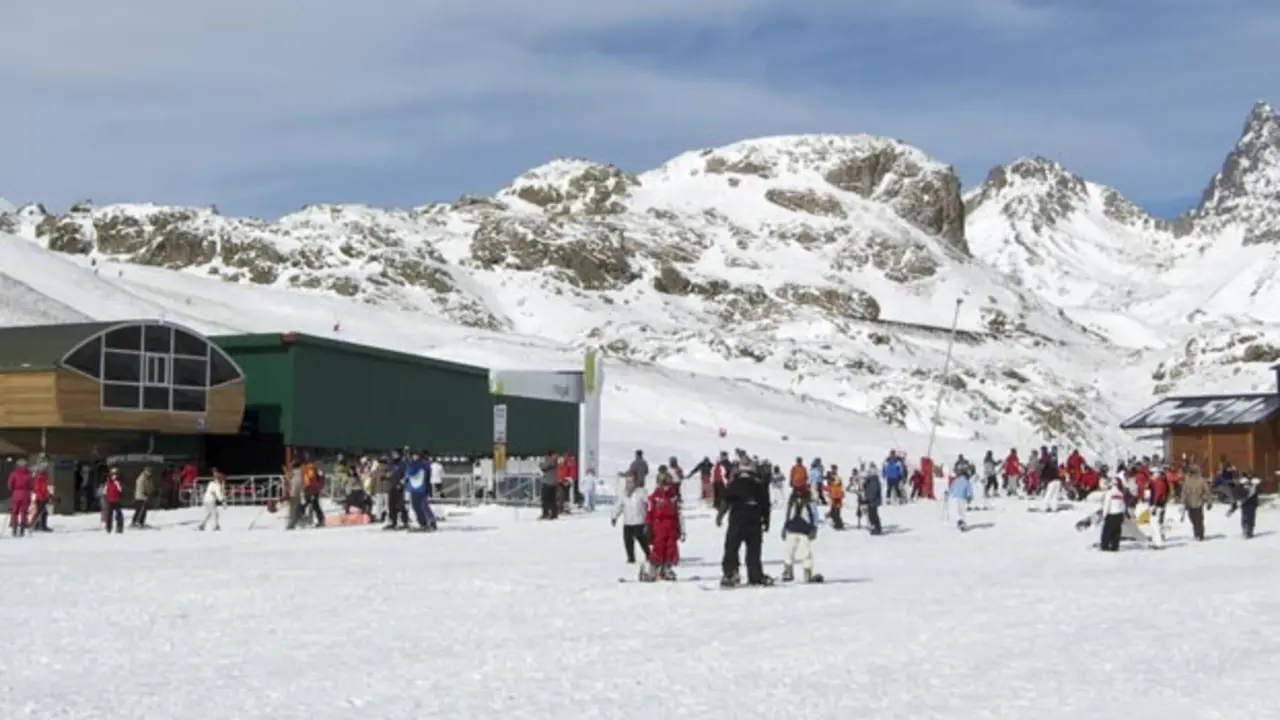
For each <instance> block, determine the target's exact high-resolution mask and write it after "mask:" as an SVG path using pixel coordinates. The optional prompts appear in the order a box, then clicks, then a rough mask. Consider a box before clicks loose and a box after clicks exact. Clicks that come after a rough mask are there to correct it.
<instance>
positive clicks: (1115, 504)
mask: <svg viewBox="0 0 1280 720" xmlns="http://www.w3.org/2000/svg"><path fill="white" fill-rule="evenodd" d="M1128 510H1129V507H1128V503H1127V502H1125V496H1124V490H1122V489H1121V488H1120V481H1119V480H1118V479H1115V478H1113V479H1112V480H1111V481H1110V482H1108V483H1107V489H1106V490H1105V491H1104V492H1103V493H1102V510H1101V511H1100V513H1099V514H1100V515H1101V516H1102V537H1101V538H1100V539H1099V541H1098V549H1099V550H1101V551H1103V552H1116V551H1118V550H1119V549H1120V537H1121V535H1122V534H1123V531H1124V518H1125V513H1126V512H1128Z"/></svg>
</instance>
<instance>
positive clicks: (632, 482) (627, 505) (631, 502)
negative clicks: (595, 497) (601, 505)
mask: <svg viewBox="0 0 1280 720" xmlns="http://www.w3.org/2000/svg"><path fill="white" fill-rule="evenodd" d="M648 508H649V498H648V497H646V496H645V494H644V488H642V487H640V485H639V484H637V483H636V479H635V478H633V477H631V474H630V473H628V474H627V483H626V492H625V493H624V494H623V495H621V496H620V497H619V498H618V502H617V504H615V505H614V506H613V515H612V516H611V517H610V518H609V524H610V525H612V526H614V527H617V526H618V518H622V547H623V549H625V550H626V551H627V564H628V565H634V564H635V562H636V546H637V545H639V546H640V551H641V553H642V555H641V558H642V561H641V563H640V580H641V581H645V580H648V579H649V572H648V567H647V563H646V562H645V560H647V559H648V557H649V538H648V536H647V535H646V534H645V515H646V514H647V513H648Z"/></svg>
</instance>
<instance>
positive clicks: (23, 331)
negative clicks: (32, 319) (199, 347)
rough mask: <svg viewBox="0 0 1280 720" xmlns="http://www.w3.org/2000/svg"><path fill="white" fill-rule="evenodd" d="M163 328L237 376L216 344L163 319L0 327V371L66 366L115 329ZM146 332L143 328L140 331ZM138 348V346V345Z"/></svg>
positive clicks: (237, 368)
mask: <svg viewBox="0 0 1280 720" xmlns="http://www.w3.org/2000/svg"><path fill="white" fill-rule="evenodd" d="M132 327H137V328H142V329H144V328H146V327H165V328H170V329H172V330H176V331H178V332H181V333H185V334H187V335H190V336H191V337H193V338H196V339H198V340H200V341H202V342H203V343H204V344H205V345H207V346H208V348H209V352H210V353H216V354H217V355H218V356H219V361H225V362H226V363H228V364H229V365H230V366H231V367H232V368H234V369H235V372H236V373H237V374H238V375H239V377H241V378H243V377H244V370H243V369H242V368H241V367H240V366H239V364H238V363H236V362H235V360H233V359H232V358H231V356H229V355H227V354H226V352H224V351H223V350H222V349H221V348H220V347H218V345H217V343H214V342H213V341H212V340H210V339H209V338H208V337H206V336H204V335H203V334H201V333H199V332H197V331H195V330H192V329H191V328H189V327H185V326H183V325H179V324H177V323H172V322H168V321H165V320H127V321H118V322H92V323H64V324H55V325H29V326H21V327H4V328H0V372H30V371H40V370H46V371H47V370H56V369H58V368H61V367H65V364H66V362H67V359H68V358H69V357H71V356H72V355H73V354H74V353H75V352H76V351H77V350H80V349H81V348H83V347H85V346H86V345H89V344H90V343H94V342H98V341H103V340H105V338H106V336H107V335H108V334H110V333H111V332H113V331H115V330H120V329H123V328H132ZM143 332H144V333H145V329H144V330H143ZM139 350H141V347H140V348H139Z"/></svg>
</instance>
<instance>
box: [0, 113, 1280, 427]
mask: <svg viewBox="0 0 1280 720" xmlns="http://www.w3.org/2000/svg"><path fill="white" fill-rule="evenodd" d="M1278 128H1280V121H1278V120H1277V117H1276V114H1275V113H1274V111H1272V110H1271V109H1270V108H1269V107H1267V106H1265V105H1259V106H1258V107H1255V108H1254V109H1253V111H1252V113H1251V114H1250V117H1249V120H1248V122H1247V123H1246V126H1245V130H1244V133H1243V134H1242V137H1241V140H1240V142H1239V143H1238V144H1237V146H1236V148H1235V149H1234V150H1233V151H1232V153H1231V155H1230V156H1229V157H1228V159H1227V162H1226V163H1225V164H1224V168H1223V171H1222V172H1221V173H1219V174H1218V175H1217V176H1216V177H1215V178H1214V180H1213V181H1212V183H1211V184H1210V186H1209V189H1208V190H1207V191H1206V192H1205V198H1204V200H1203V202H1202V203H1201V205H1200V207H1199V208H1197V210H1196V211H1195V212H1194V213H1193V214H1191V215H1189V216H1188V217H1187V218H1183V219H1182V220H1181V221H1179V222H1178V223H1177V224H1176V226H1175V224H1173V223H1169V222H1166V221H1163V220H1159V219H1157V218H1154V217H1152V216H1151V215H1149V214H1148V213H1146V212H1145V211H1143V210H1142V209H1140V208H1139V207H1137V206H1136V205H1134V204H1133V203H1131V202H1129V201H1128V200H1126V199H1125V198H1124V197H1123V196H1122V195H1121V194H1120V193H1119V192H1118V191H1116V190H1114V189H1112V188H1108V187H1105V186H1102V185H1098V184H1095V183H1092V182H1089V181H1087V180H1085V179H1083V178H1081V177H1079V176H1078V175H1075V174H1073V173H1071V172H1069V171H1068V170H1066V169H1065V168H1063V167H1062V166H1061V165H1059V164H1058V163H1056V162H1054V161H1052V160H1049V159H1046V158H1040V157H1030V158H1024V159H1021V160H1017V161H1015V162H1013V163H1010V164H1008V165H1004V166H1000V167H997V168H994V169H992V170H991V172H990V173H989V175H988V177H987V179H986V181H985V182H984V183H983V184H982V185H981V186H979V187H978V188H976V189H975V190H973V191H972V192H970V193H969V194H968V195H967V196H964V197H962V196H961V193H960V180H959V178H958V177H957V176H956V173H955V172H954V170H953V169H952V168H950V167H949V166H947V165H945V164H943V163H940V162H938V161H936V160H933V159H931V158H929V157H928V156H927V155H925V154H924V153H923V152H921V151H919V150H917V149H915V148H912V147H910V146H907V145H905V144H903V143H900V142H897V141H894V140H889V139H886V138H879V137H873V136H867V135H802V136H789V137H775V138H763V139H757V140H748V141H744V142H739V143H735V144H732V145H728V146H725V147H721V148H714V149H707V150H701V151H694V152H688V153H684V154H682V155H680V156H677V157H675V158H672V159H671V160H669V161H668V162H666V163H664V164H662V165H661V166H659V167H658V168H655V169H653V170H650V171H647V172H643V173H639V174H633V173H630V172H627V171H624V170H622V169H619V168H617V167H614V166H611V165H605V164H600V163H595V162H590V161H586V160H556V161H553V162H550V163H547V164H545V165H543V166H540V167H537V168H534V169H531V170H529V171H528V172H526V173H523V174H521V175H520V176H519V177H517V178H516V179H514V180H513V181H512V182H511V183H510V184H508V185H507V186H506V187H504V188H502V189H501V190H499V191H498V192H497V193H495V194H494V195H493V196H492V197H480V196H464V197H462V198H460V199H459V200H457V201H456V202H454V203H450V204H434V205H427V206H423V207H420V208H415V209H411V210H396V209H379V208H371V207H366V206H357V205H317V206H310V207H307V208H304V209H302V210H300V211H298V212H296V213H293V214H290V215H286V216H284V217H282V218H280V219H278V220H275V221H264V220H258V219H252V218H231V217H224V216H222V215H221V214H219V213H218V212H217V210H216V208H183V207H163V206H156V205H110V206H95V205H93V204H92V203H88V202H85V203H78V204H77V205H76V206H74V207H73V208H71V209H70V210H69V211H68V212H67V213H65V214H62V215H54V214H50V213H48V212H47V211H45V209H44V208H43V207H40V206H37V205H29V206H26V207H23V208H20V209H17V210H10V211H8V212H0V223H4V225H3V227H0V229H5V228H7V229H8V230H9V231H12V232H16V233H19V234H22V235H24V236H26V237H28V238H30V239H31V240H34V241H36V242H39V243H40V244H41V245H43V246H45V247H47V248H49V249H51V250H54V251H57V252H61V253H67V254H71V255H90V256H93V257H94V258H97V259H109V260H116V261H122V262H125V263H133V264H138V265H150V266H159V267H164V268H170V269H174V270H179V271H184V272H191V273H200V274H204V275H210V276H216V277H218V278H221V279H222V280H225V281H227V282H231V283H255V284H262V285H277V286H285V287H293V288H298V289H300V290H311V291H317V292H327V293H332V294H335V295H340V296H345V297H350V298H354V299H358V300H360V301H363V302H367V303H376V304H386V305H391V306H394V307H398V308H404V309H409V310H415V311H423V312H427V313H430V314H434V315H440V316H443V317H446V318H449V319H451V320H453V321H454V322H457V323H461V324H464V325H470V326H474V327H483V328H490V329H497V330H504V331H518V332H521V333H525V334H530V335H541V336H544V337H550V338H554V339H557V340H561V341H566V342H571V343H584V344H585V343H590V344H593V345H597V346H600V347H603V348H605V349H606V351H607V352H609V353H611V354H612V355H614V356H615V357H617V358H619V359H622V360H625V361H628V362H647V363H661V364H669V365H673V366H683V365H684V364H686V363H688V362H692V361H693V360H695V359H699V358H719V361H720V362H721V363H722V366H721V367H722V368H723V372H724V373H725V374H726V375H732V376H737V377H743V378H748V379H751V380H753V381H756V382H760V383H764V384H767V385H770V386H772V387H776V388H781V389H784V390H788V391H791V392H796V393H806V394H811V395H815V396H821V397H824V398H827V399H830V400H832V401H834V402H836V403H840V404H843V405H846V406H848V407H853V408H855V409H857V410H860V411H862V412H865V413H867V414H868V415H870V416H874V417H877V418H879V419H880V420H881V421H883V422H884V423H886V424H888V425H890V426H893V427H900V428H907V429H912V430H920V429H924V428H927V425H928V422H929V418H930V417H931V416H932V402H933V401H934V399H935V398H936V396H937V395H936V394H937V393H938V392H939V390H940V388H945V390H944V392H945V394H946V397H945V398H944V399H945V402H944V411H943V426H942V429H941V432H943V433H944V434H946V433H950V434H952V435H954V436H961V435H963V436H965V437H976V438H979V439H980V438H983V437H997V436H1001V437H1005V438H1008V437H1009V436H1010V435H1011V434H1012V435H1016V436H1018V437H1019V438H1023V439H1027V440H1030V439H1032V438H1033V437H1035V438H1037V439H1038V438H1040V436H1048V437H1047V438H1045V439H1049V438H1052V439H1056V440H1059V441H1061V442H1063V443H1082V444H1086V445H1090V446H1092V447H1095V448H1099V449H1101V448H1103V447H1114V446H1115V445H1116V444H1117V443H1119V442H1121V439H1120V438H1119V437H1118V436H1117V434H1116V433H1115V432H1114V431H1113V429H1112V428H1113V427H1114V425H1115V422H1116V420H1117V419H1118V418H1119V417H1120V416H1123V415H1125V414H1127V412H1128V411H1129V410H1133V409H1135V407H1134V406H1136V405H1138V404H1140V403H1142V402H1143V401H1145V400H1146V399H1147V398H1148V397H1149V393H1150V392H1151V391H1157V392H1162V391H1166V390H1170V389H1175V388H1177V387H1182V386H1185V385H1186V384H1188V383H1191V382H1193V381H1195V380H1196V379H1197V378H1203V377H1206V376H1213V377H1214V378H1215V380H1214V382H1218V381H1223V382H1226V381H1227V378H1228V376H1231V377H1236V376H1238V375H1239V374H1240V373H1241V372H1247V368H1248V367H1249V366H1250V364H1251V363H1262V362H1265V361H1266V358H1269V357H1272V355H1274V352H1272V350H1271V348H1274V347H1277V346H1280V339H1272V338H1269V336H1266V335H1265V333H1252V335H1254V336H1255V339H1254V340H1252V341H1250V342H1248V343H1244V342H1243V341H1240V342H1236V341H1232V342H1229V343H1213V342H1208V341H1207V340H1206V339H1205V338H1203V337H1201V334H1204V333H1212V332H1217V328H1218V325H1217V324H1218V323H1232V324H1233V326H1235V327H1237V328H1242V327H1245V326H1247V325H1248V324H1249V323H1256V322H1260V321H1264V320H1267V319H1273V320H1274V321H1277V322H1280V287H1273V285H1276V283H1275V282H1274V281H1272V280H1271V279H1270V278H1271V277H1274V276H1276V275H1277V273H1276V272H1274V271H1275V270H1280V267H1277V264H1278V263H1280V261H1277V259H1276V258H1275V257H1273V256H1272V253H1273V252H1274V250H1273V249H1267V248H1264V247H1260V246H1259V243H1266V242H1272V241H1273V240H1274V239H1276V238H1277V236H1276V235H1274V234H1273V233H1274V232H1275V231H1274V230H1272V229H1271V228H1272V227H1273V226H1275V227H1280V220H1277V217H1280V213H1277V209H1278V208H1280V180H1277V178H1280V170H1277V169H1278V168H1280V129H1278ZM1232 233H1235V235H1234V236H1232ZM1229 237H1235V238H1236V239H1235V240H1234V242H1235V245H1234V247H1235V248H1236V249H1235V250H1231V249H1230V247H1228V245H1229V243H1228V245H1224V244H1223V243H1224V242H1226V241H1225V240H1222V239H1223V238H1229ZM1242 245H1245V246H1249V247H1247V248H1245V249H1244V250H1243V252H1245V253H1246V254H1245V255H1239V256H1238V258H1237V256H1235V255H1230V259H1228V255H1229V253H1233V252H1237V251H1239V250H1240V248H1241V246H1242ZM1224 253H1226V254H1224ZM1248 253H1253V254H1248ZM1257 253H1263V254H1262V255H1258V254H1257ZM1206 260H1209V261H1211V263H1210V265H1209V266H1210V267H1212V268H1215V269H1214V270H1211V271H1203V270H1197V269H1195V268H1197V267H1199V266H1198V265H1196V263H1197V262H1203V261H1206ZM1250 273H1252V274H1250ZM1242 278H1243V279H1242ZM1241 282H1244V283H1245V284H1246V285H1247V289H1245V287H1242V286H1241V285H1240V283H1241ZM1215 283H1216V284H1215ZM1211 286H1212V290H1206V288H1209V287H1211ZM1241 296H1245V297H1247V298H1248V300H1247V301H1246V302H1244V303H1243V305H1242V304H1241V303H1240V302H1239V298H1240V297H1241ZM957 299H963V300H964V302H963V304H962V305H960V317H959V327H960V330H961V332H960V333H959V334H958V338H957V339H958V347H957V350H956V353H955V364H954V365H953V369H952V371H951V373H950V374H949V375H948V376H947V377H946V378H942V377H941V376H940V374H939V370H940V368H941V364H942V360H943V357H944V355H945V349H946V340H947V329H948V327H949V326H950V323H951V320H952V312H953V310H955V308H956V307H957V306H956V304H955V301H956V300H957ZM1268 307H1269V308H1271V309H1267V308H1268ZM1241 308H1243V309H1241ZM1267 313H1270V314H1269V315H1268V314H1267ZM1198 333H1199V334H1198ZM1250 334H1251V333H1250V332H1248V331H1247V330H1241V331H1240V336H1241V337H1248V336H1249V335H1250ZM1193 341H1194V342H1193ZM1175 348H1183V349H1185V348H1196V352H1194V353H1192V352H1190V351H1189V350H1188V351H1185V352H1183V351H1181V350H1175ZM1121 359H1122V360H1123V361H1122V362H1117V360H1121ZM1242 368H1245V369H1246V370H1242Z"/></svg>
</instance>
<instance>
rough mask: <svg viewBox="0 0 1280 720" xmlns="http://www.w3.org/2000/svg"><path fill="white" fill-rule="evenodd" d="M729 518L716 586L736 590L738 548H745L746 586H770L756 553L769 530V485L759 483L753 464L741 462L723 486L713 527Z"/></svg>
mask: <svg viewBox="0 0 1280 720" xmlns="http://www.w3.org/2000/svg"><path fill="white" fill-rule="evenodd" d="M726 515H728V516H729V527H728V529H727V530H726V531H725V537H724V560H723V561H722V562H721V569H722V570H723V572H724V576H723V577H722V578H721V579H720V586H721V587H725V588H732V587H737V586H738V585H739V584H741V582H742V579H741V577H740V576H739V574H738V548H739V547H741V546H742V545H746V551H747V558H746V565H747V583H748V584H750V585H756V586H767V585H772V584H773V578H771V577H769V576H768V575H765V574H764V565H763V564H762V562H761V558H760V550H761V545H762V544H763V542H764V533H767V532H768V531H769V486H768V484H766V483H762V482H760V479H759V478H758V477H757V471H756V467H755V465H754V464H753V463H752V462H751V461H750V460H748V459H745V458H744V459H743V460H742V461H741V462H740V463H739V464H738V467H737V468H736V470H735V471H734V475H733V480H732V481H730V482H729V484H728V485H727V486H726V487H725V491H724V503H723V504H722V505H721V506H720V509H719V512H718V513H717V514H716V527H721V526H723V525H724V518H725V516H726Z"/></svg>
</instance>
